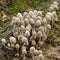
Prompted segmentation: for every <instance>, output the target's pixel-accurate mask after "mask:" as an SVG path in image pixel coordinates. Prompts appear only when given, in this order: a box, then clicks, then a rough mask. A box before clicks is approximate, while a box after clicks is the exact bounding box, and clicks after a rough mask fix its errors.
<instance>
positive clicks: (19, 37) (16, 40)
mask: <svg viewBox="0 0 60 60" xmlns="http://www.w3.org/2000/svg"><path fill="white" fill-rule="evenodd" d="M56 9H58V3H57V2H54V3H53V4H52V5H51V6H50V8H49V11H48V12H47V13H46V14H45V16H43V13H42V12H43V11H37V10H34V11H29V12H24V13H23V14H21V13H18V14H17V15H16V16H13V17H12V21H11V26H12V34H13V36H10V38H9V42H6V40H5V39H2V44H3V45H4V46H5V44H7V45H6V47H7V48H8V50H11V49H12V50H16V52H15V53H14V54H15V56H19V55H21V56H22V57H23V60H26V55H28V51H29V53H30V54H31V56H32V59H33V60H35V59H36V60H44V56H43V53H42V51H41V48H40V47H41V46H42V45H43V44H44V42H45V41H46V40H47V32H48V31H49V30H51V29H52V28H51V25H50V23H51V22H54V21H58V19H57V14H56ZM37 58H38V59H37Z"/></svg>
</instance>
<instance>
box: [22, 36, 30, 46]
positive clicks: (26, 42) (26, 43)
mask: <svg viewBox="0 0 60 60" xmlns="http://www.w3.org/2000/svg"><path fill="white" fill-rule="evenodd" d="M22 42H23V43H24V44H25V45H28V44H29V42H28V40H27V38H26V37H22Z"/></svg>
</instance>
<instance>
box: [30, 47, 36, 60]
mask: <svg viewBox="0 0 60 60" xmlns="http://www.w3.org/2000/svg"><path fill="white" fill-rule="evenodd" d="M34 51H35V47H33V46H32V47H31V48H30V53H31V54H32V60H34Z"/></svg>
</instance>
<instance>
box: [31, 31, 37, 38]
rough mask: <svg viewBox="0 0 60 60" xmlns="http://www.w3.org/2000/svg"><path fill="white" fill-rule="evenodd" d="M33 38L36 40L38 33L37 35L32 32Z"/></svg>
mask: <svg viewBox="0 0 60 60" xmlns="http://www.w3.org/2000/svg"><path fill="white" fill-rule="evenodd" d="M32 37H33V38H34V39H36V37H37V33H36V31H35V30H32Z"/></svg>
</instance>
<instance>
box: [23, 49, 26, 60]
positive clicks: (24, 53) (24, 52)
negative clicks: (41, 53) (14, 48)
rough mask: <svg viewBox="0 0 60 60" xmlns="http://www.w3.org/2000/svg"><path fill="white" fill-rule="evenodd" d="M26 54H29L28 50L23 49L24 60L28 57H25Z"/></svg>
mask: <svg viewBox="0 0 60 60" xmlns="http://www.w3.org/2000/svg"><path fill="white" fill-rule="evenodd" d="M26 54H27V51H26V49H23V50H22V55H23V60H26V57H25V55H26Z"/></svg>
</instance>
